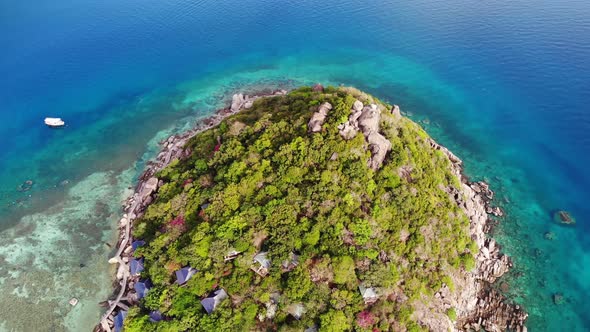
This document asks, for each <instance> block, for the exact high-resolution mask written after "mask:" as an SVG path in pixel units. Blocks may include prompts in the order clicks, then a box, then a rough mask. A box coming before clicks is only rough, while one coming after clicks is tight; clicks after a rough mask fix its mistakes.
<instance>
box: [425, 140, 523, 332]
mask: <svg viewBox="0 0 590 332" xmlns="http://www.w3.org/2000/svg"><path fill="white" fill-rule="evenodd" d="M430 144H431V146H432V147H433V148H435V149H437V150H441V151H442V152H443V153H444V154H445V155H446V156H447V157H448V158H449V160H450V162H451V165H452V169H453V172H454V173H455V175H456V176H457V177H459V178H460V179H461V185H462V188H461V190H449V191H448V193H449V194H450V195H451V196H452V197H453V199H454V200H455V201H456V202H457V204H458V205H459V206H460V207H461V208H462V210H463V211H464V212H465V213H466V214H467V216H468V217H469V220H470V234H471V237H472V239H473V240H475V242H476V243H477V247H478V248H479V252H478V253H477V255H475V258H476V268H475V270H474V271H472V272H467V273H465V274H463V275H460V276H455V278H453V279H454V280H453V282H454V283H455V287H457V288H458V289H460V291H459V292H451V291H450V290H449V288H448V287H443V288H442V289H441V291H439V292H438V293H436V294H435V298H436V301H438V302H439V304H440V305H443V306H448V307H449V308H450V307H453V308H456V309H457V322H456V324H455V326H454V327H455V329H456V330H460V331H461V330H462V331H470V330H474V331H480V330H482V329H483V330H485V331H506V330H510V331H517V332H526V331H527V328H526V326H525V322H526V319H527V317H528V314H527V313H526V312H525V311H524V309H523V308H521V307H520V306H518V305H516V304H512V303H510V302H509V301H508V299H507V298H506V297H505V296H504V295H503V294H502V293H500V292H499V291H498V290H496V289H495V288H494V287H493V286H492V285H493V284H494V282H495V281H496V280H498V278H500V277H501V276H502V275H504V274H505V273H506V272H508V270H509V269H510V268H511V267H512V261H511V259H510V257H508V256H506V255H504V254H502V253H501V252H500V246H499V245H498V244H497V243H496V241H495V240H494V239H493V238H490V237H488V236H487V234H488V233H489V232H490V231H491V228H492V224H493V221H492V220H491V218H490V217H489V215H494V216H496V217H500V216H503V214H504V213H503V211H502V210H501V209H500V208H499V207H494V206H492V204H491V201H492V199H493V198H494V193H493V191H492V190H490V188H489V185H488V184H487V183H485V182H470V181H469V180H468V179H467V177H466V176H465V175H464V173H463V162H462V160H461V159H459V158H458V157H457V156H455V155H454V154H453V153H452V152H451V151H449V150H448V149H447V148H445V147H443V146H441V145H439V144H437V143H436V142H434V141H433V140H430Z"/></svg>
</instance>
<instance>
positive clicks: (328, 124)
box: [97, 85, 527, 331]
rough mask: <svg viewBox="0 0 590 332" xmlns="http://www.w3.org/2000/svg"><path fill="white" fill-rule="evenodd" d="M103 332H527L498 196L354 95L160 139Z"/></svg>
mask: <svg viewBox="0 0 590 332" xmlns="http://www.w3.org/2000/svg"><path fill="white" fill-rule="evenodd" d="M162 145H163V150H162V152H161V153H160V154H159V155H158V157H157V159H156V161H154V162H153V163H152V164H151V165H150V166H149V167H148V169H147V170H146V171H145V173H144V174H143V176H142V177H141V179H140V183H139V185H138V186H137V189H136V192H135V194H134V195H133V196H132V197H131V198H130V199H129V200H128V201H127V203H126V209H125V210H126V214H125V216H124V217H123V218H122V219H121V222H120V230H121V232H120V234H121V236H120V241H119V246H118V249H119V250H118V252H117V253H116V254H115V256H114V257H113V258H112V259H111V262H112V263H113V264H117V266H118V268H117V289H116V291H115V295H114V298H113V299H112V300H111V301H109V302H108V306H109V309H108V310H107V312H106V313H105V315H104V316H103V319H102V320H101V323H100V325H99V326H97V330H102V331H110V330H116V331H119V330H124V331H428V330H430V331H449V330H469V329H472V330H483V329H485V330H486V331H504V330H513V331H526V327H525V326H524V323H525V321H526V318H527V314H526V313H525V312H524V310H523V309H522V308H520V307H519V306H517V305H514V304H511V303H510V302H509V301H507V299H506V298H505V297H504V296H503V295H502V293H501V292H500V291H499V290H497V288H499V287H496V285H495V284H494V282H495V281H496V280H497V279H498V278H499V277H501V276H502V275H503V274H504V273H505V272H507V271H508V269H509V268H510V266H511V261H510V259H509V258H508V257H507V256H505V255H503V254H501V253H500V249H499V246H498V245H497V244H496V243H495V241H494V240H493V239H491V238H489V237H488V236H487V235H486V232H488V231H489V223H488V220H489V215H488V213H491V214H496V215H500V214H501V213H502V211H501V210H499V209H498V208H496V207H493V206H491V205H490V204H491V199H492V198H493V192H492V191H491V190H490V189H489V187H488V186H487V184H485V183H483V182H474V183H472V182H469V181H468V179H467V178H466V177H465V176H464V175H463V174H462V162H461V160H460V159H459V158H457V157H456V156H455V155H454V154H453V153H451V152H450V151H449V150H447V149H446V148H444V147H442V146H440V145H439V144H437V143H436V142H435V141H434V140H432V139H431V138H430V137H429V136H428V134H427V133H426V132H425V131H424V130H423V129H422V128H421V127H420V126H418V125H417V124H416V123H414V122H412V121H411V120H410V119H408V118H406V117H405V116H403V115H402V113H401V111H400V108H399V107H398V106H396V105H389V104H387V103H384V102H382V101H380V100H378V99H377V98H375V97H372V96H370V95H368V94H366V93H363V92H361V91H359V90H357V89H354V88H344V87H339V88H335V87H326V88H324V87H322V86H320V85H316V86H314V87H302V88H299V89H296V90H293V91H291V92H289V93H287V92H286V91H271V92H270V93H260V94H256V95H254V96H244V95H241V94H237V95H234V96H233V100H232V104H231V106H230V107H228V108H227V109H224V110H220V111H219V112H218V113H217V114H216V115H215V116H213V117H212V118H210V119H207V120H206V121H204V122H202V123H201V124H200V126H198V127H197V128H195V129H194V130H191V131H189V132H186V133H184V134H181V135H175V136H172V137H170V138H169V139H168V140H166V141H164V142H162Z"/></svg>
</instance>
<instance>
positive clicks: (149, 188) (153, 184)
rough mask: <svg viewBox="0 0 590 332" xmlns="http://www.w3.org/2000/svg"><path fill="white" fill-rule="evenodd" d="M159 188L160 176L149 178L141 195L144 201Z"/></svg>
mask: <svg viewBox="0 0 590 332" xmlns="http://www.w3.org/2000/svg"><path fill="white" fill-rule="evenodd" d="M156 189H158V178H155V177H151V178H149V179H148V180H147V181H146V182H145V183H144V185H143V188H142V189H141V192H140V193H139V196H140V197H141V200H142V201H145V200H147V198H148V197H149V196H151V194H152V193H153V192H154V191H156Z"/></svg>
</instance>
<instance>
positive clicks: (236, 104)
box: [231, 93, 245, 112]
mask: <svg viewBox="0 0 590 332" xmlns="http://www.w3.org/2000/svg"><path fill="white" fill-rule="evenodd" d="M244 102H245V99H244V95H243V94H241V93H238V94H235V95H233V96H232V99H231V110H232V112H237V111H239V110H240V108H242V105H244Z"/></svg>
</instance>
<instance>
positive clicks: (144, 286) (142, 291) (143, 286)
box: [133, 279, 153, 299]
mask: <svg viewBox="0 0 590 332" xmlns="http://www.w3.org/2000/svg"><path fill="white" fill-rule="evenodd" d="M152 286H153V285H152V281H151V280H150V279H146V280H143V281H138V282H136V283H135V285H133V289H135V292H136V293H137V297H138V298H140V299H143V298H144V297H145V295H146V294H147V292H148V291H149V290H150V288H152Z"/></svg>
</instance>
